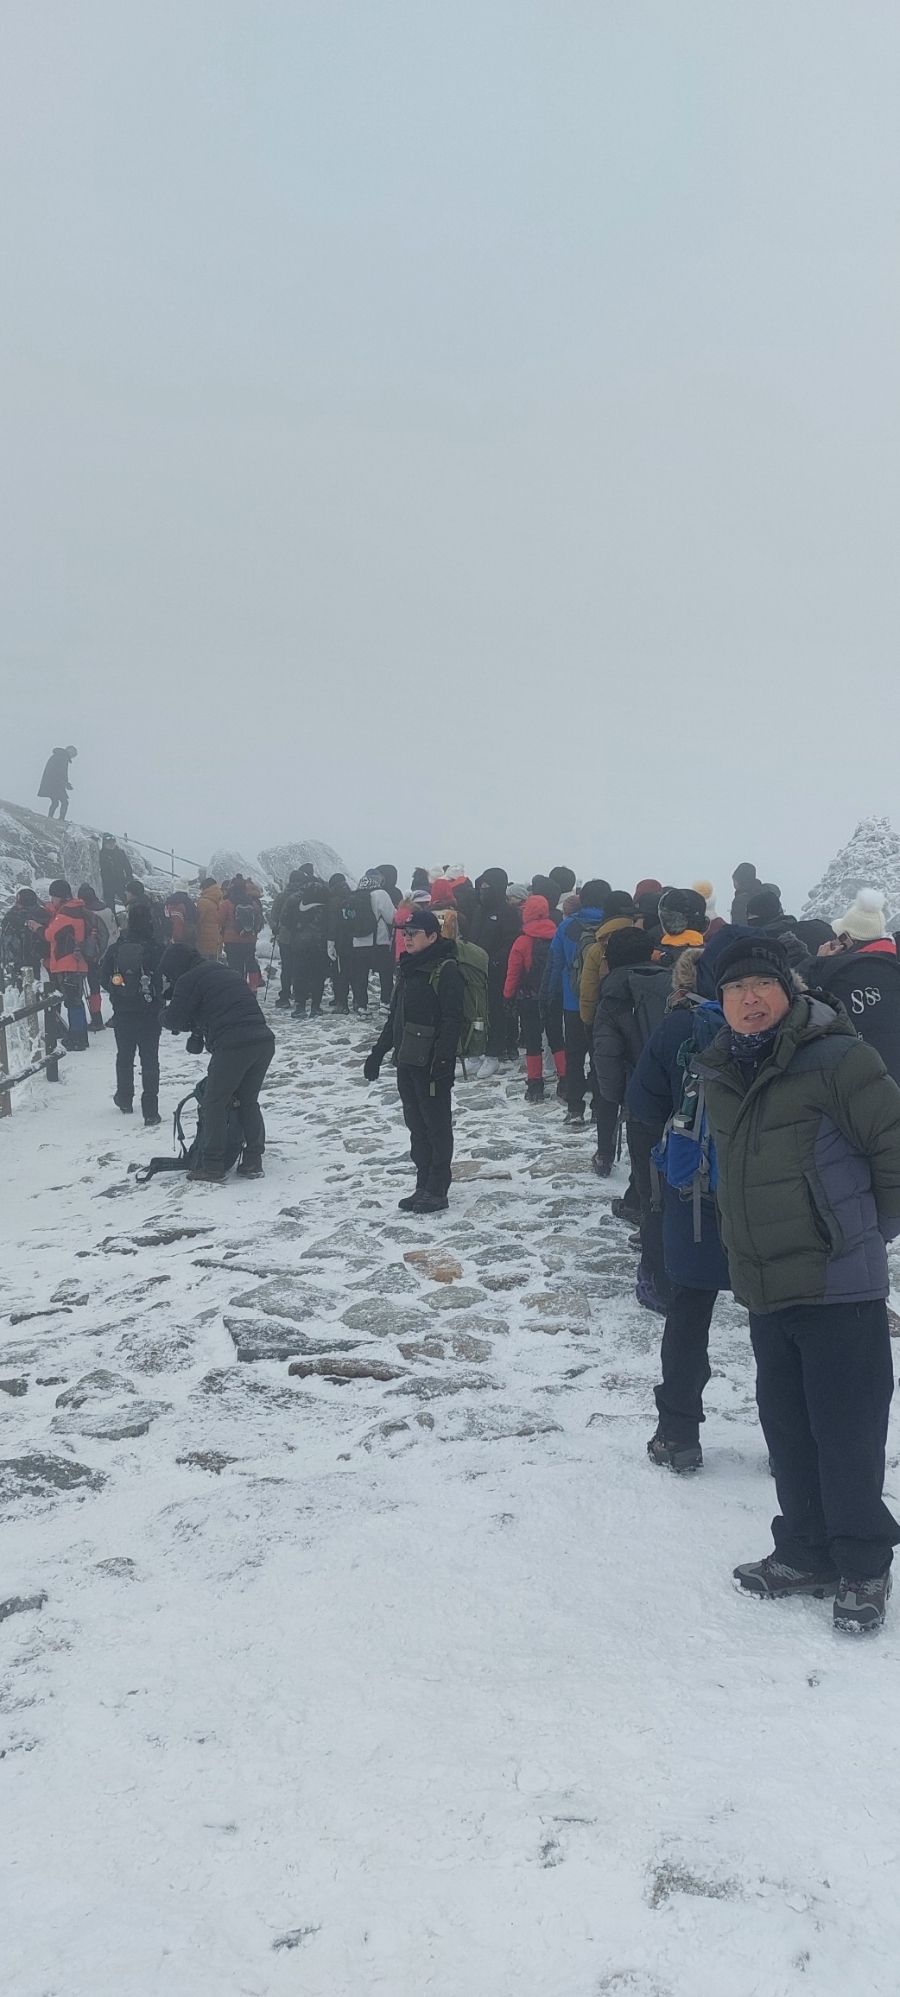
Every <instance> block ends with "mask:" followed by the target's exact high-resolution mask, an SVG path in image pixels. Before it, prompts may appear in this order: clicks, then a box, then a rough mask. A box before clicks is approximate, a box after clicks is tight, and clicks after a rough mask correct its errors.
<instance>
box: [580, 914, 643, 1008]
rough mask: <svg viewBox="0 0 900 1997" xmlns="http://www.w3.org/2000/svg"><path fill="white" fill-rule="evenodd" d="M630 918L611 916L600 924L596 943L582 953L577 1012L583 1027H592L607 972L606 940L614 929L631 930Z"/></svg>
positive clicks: (632, 925) (632, 924) (632, 926)
mask: <svg viewBox="0 0 900 1997" xmlns="http://www.w3.org/2000/svg"><path fill="white" fill-rule="evenodd" d="M633 928H634V923H633V922H632V921H631V918H630V916H627V915H613V916H611V917H610V920H609V922H601V924H600V927H599V929H598V931H597V941H596V943H592V944H591V945H590V948H589V949H588V950H586V951H585V953H584V963H583V964H582V967H581V984H580V985H579V987H578V1010H579V1012H580V1014H581V1017H582V1019H583V1021H584V1024H585V1026H593V1024H594V1014H595V1012H596V1010H597V1002H598V1000H599V997H600V986H601V985H602V983H603V980H604V978H605V976H606V972H607V963H606V939H607V937H608V936H611V935H612V933H613V930H614V929H633Z"/></svg>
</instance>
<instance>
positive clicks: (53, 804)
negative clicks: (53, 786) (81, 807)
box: [47, 796, 69, 818]
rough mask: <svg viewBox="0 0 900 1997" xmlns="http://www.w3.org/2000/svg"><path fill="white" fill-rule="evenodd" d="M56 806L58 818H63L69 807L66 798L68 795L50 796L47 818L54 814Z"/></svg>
mask: <svg viewBox="0 0 900 1997" xmlns="http://www.w3.org/2000/svg"><path fill="white" fill-rule="evenodd" d="M57 806H58V807H59V815H60V818H65V816H66V813H67V811H68V809H69V799H68V796H66V797H52V798H51V799H50V809H49V811H48V813H47V817H48V818H52V817H53V814H54V812H55V811H56V809H57Z"/></svg>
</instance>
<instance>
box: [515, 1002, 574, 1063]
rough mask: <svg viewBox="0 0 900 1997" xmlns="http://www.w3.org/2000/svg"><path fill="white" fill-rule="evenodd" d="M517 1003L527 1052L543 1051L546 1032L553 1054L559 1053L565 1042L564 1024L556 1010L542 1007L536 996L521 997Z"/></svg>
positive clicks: (536, 1052) (538, 1052) (537, 1052)
mask: <svg viewBox="0 0 900 1997" xmlns="http://www.w3.org/2000/svg"><path fill="white" fill-rule="evenodd" d="M517 1004H518V1008H519V1025H520V1027H521V1029H522V1039H523V1040H524V1042H525V1052H526V1054H540V1053H542V1052H543V1046H544V1040H543V1036H544V1034H545V1033H546V1035H547V1045H548V1047H549V1049H550V1052H551V1054H558V1053H559V1050H560V1048H561V1046H562V1044H563V1037H562V1026H561V1024H560V1021H559V1019H558V1016H557V1014H556V1012H555V1011H553V1010H550V1011H548V1010H547V1009H546V1008H542V1006H541V1005H540V1003H539V1001H538V1000H537V999H536V998H520V999H518V1000H517Z"/></svg>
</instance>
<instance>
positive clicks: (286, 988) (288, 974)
mask: <svg viewBox="0 0 900 1997" xmlns="http://www.w3.org/2000/svg"><path fill="white" fill-rule="evenodd" d="M278 950H279V955H280V957H281V984H280V987H279V992H278V996H279V998H283V999H289V998H290V996H291V992H292V990H293V985H294V951H293V946H292V945H291V944H290V943H279V945H278Z"/></svg>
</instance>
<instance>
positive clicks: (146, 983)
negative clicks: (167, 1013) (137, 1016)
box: [110, 936, 159, 1012]
mask: <svg viewBox="0 0 900 1997" xmlns="http://www.w3.org/2000/svg"><path fill="white" fill-rule="evenodd" d="M117 977H118V978H121V980H122V982H121V985H117V984H116V978H117ZM110 982H111V990H112V1001H113V1011H115V1009H116V1000H118V1002H119V1004H120V1005H121V1003H122V1001H123V999H124V1001H125V1004H126V1007H127V1009H128V1011H129V1012H131V1011H136V1010H137V1008H138V1006H140V1005H155V1004H156V1002H157V1000H158V997H159V993H158V992H157V989H156V980H155V978H154V976H153V972H152V971H147V970H145V968H144V945H143V943H138V942H136V941H135V940H134V939H133V938H131V937H128V936H123V937H122V939H121V941H120V942H119V943H117V944H116V968H115V971H114V972H113V976H112V979H111V981H110Z"/></svg>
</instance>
